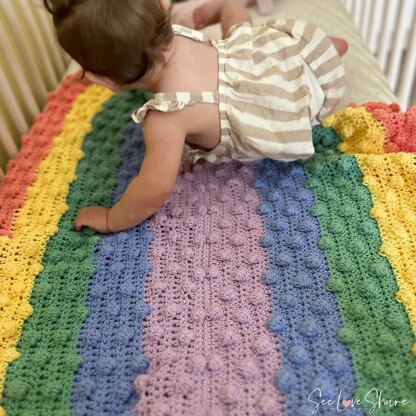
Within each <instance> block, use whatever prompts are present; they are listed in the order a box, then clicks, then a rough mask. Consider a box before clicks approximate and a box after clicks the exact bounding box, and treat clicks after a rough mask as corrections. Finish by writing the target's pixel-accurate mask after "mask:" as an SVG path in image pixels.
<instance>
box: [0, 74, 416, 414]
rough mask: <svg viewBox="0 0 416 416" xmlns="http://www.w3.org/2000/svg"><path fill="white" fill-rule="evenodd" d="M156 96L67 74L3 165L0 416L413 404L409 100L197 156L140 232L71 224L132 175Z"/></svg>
mask: <svg viewBox="0 0 416 416" xmlns="http://www.w3.org/2000/svg"><path fill="white" fill-rule="evenodd" d="M148 98H149V96H148V94H147V93H145V92H143V91H130V92H122V93H119V94H117V95H113V94H111V93H109V92H108V91H106V90H104V89H103V88H102V87H98V86H93V85H91V84H89V83H88V82H86V81H83V82H79V81H77V76H71V77H68V78H67V79H66V80H65V81H64V82H63V84H62V85H61V87H60V88H59V90H58V91H56V92H54V93H52V94H51V95H50V96H49V103H48V105H47V107H46V108H45V111H44V112H43V113H42V114H41V115H40V116H38V118H37V120H36V122H35V124H34V126H33V127H32V129H31V131H30V132H29V134H28V135H27V136H26V137H25V138H24V140H23V147H22V149H21V151H20V152H19V154H18V156H17V158H16V160H15V161H12V162H10V164H9V169H8V173H7V175H6V177H5V180H4V183H3V184H2V185H1V187H0V198H1V204H0V415H1V416H5V415H9V416H45V415H53V416H55V415H57V416H63V415H68V416H69V415H82V416H87V415H88V416H89V415H100V416H104V415H108V416H114V415H123V416H133V415H140V416H142V415H143V416H200V415H201V416H221V415H222V416H227V415H231V416H240V415H241V416H243V415H249V416H281V415H282V416H283V415H288V416H305V415H311V414H317V415H333V414H337V413H338V412H341V411H342V412H345V413H344V414H346V415H349V414H354V415H360V416H361V415H367V414H369V412H370V411H371V414H375V415H401V416H413V415H415V414H416V370H415V369H416V347H415V333H416V278H415V276H416V263H415V261H416V243H415V242H416V231H415V230H416V194H415V184H416V164H415V163H416V158H415V153H413V152H415V148H416V147H415V143H416V128H415V126H416V123H415V114H416V112H415V107H411V108H409V109H408V110H407V111H405V112H400V109H399V108H398V106H397V105H394V104H390V105H387V104H384V103H364V104H363V105H360V106H357V105H355V104H352V105H351V106H350V107H348V108H346V109H343V110H340V111H338V112H336V113H334V114H332V115H331V116H329V117H328V118H327V119H325V120H324V122H323V123H322V125H318V126H316V127H314V129H313V140H314V147H315V152H316V153H315V155H314V156H313V157H311V158H309V159H307V160H302V161H297V162H290V163H287V162H281V161H275V160H270V159H263V160H259V161H256V162H250V163H246V164H242V163H240V162H237V161H231V162H229V163H225V164H221V165H212V164H210V163H208V162H206V161H199V162H198V163H197V164H196V165H195V166H194V168H193V171H192V172H188V173H185V174H184V173H181V174H180V175H179V176H178V178H177V182H176V186H175V189H174V191H173V193H172V194H171V195H170V197H169V198H168V200H167V201H166V202H165V204H164V205H163V206H162V207H161V208H160V209H159V210H158V212H156V213H155V214H154V215H152V216H151V217H150V218H148V219H147V220H146V221H145V222H143V223H142V224H139V225H138V226H137V227H134V228H132V229H130V230H127V231H124V232H121V233H117V234H108V235H105V236H103V235H100V234H97V233H95V232H93V231H91V230H82V231H81V232H76V231H74V230H73V229H72V221H73V219H74V217H75V215H76V213H77V212H78V211H79V209H80V208H81V207H83V206H87V205H97V204H98V205H103V206H108V207H109V206H112V205H113V204H115V203H116V202H117V201H118V200H119V198H120V197H121V195H122V194H123V192H124V190H125V189H126V187H127V186H128V184H129V182H130V181H131V180H132V178H134V177H135V176H136V175H137V173H138V172H139V170H140V166H141V163H142V161H143V158H144V155H145V151H146V149H145V143H144V140H143V133H142V130H141V128H140V126H139V125H137V124H135V123H133V121H132V120H131V118H130V114H131V111H132V110H133V109H134V108H137V107H138V106H140V105H142V104H143V103H145V102H146V101H147V100H148ZM3 201H5V202H4V203H3ZM329 401H331V402H329Z"/></svg>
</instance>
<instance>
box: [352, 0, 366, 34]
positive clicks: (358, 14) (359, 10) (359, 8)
mask: <svg viewBox="0 0 416 416" xmlns="http://www.w3.org/2000/svg"><path fill="white" fill-rule="evenodd" d="M363 14H364V3H363V2H362V1H361V0H355V8H354V22H355V25H356V27H357V28H358V29H359V30H360V31H361V33H362V26H361V23H362V18H363Z"/></svg>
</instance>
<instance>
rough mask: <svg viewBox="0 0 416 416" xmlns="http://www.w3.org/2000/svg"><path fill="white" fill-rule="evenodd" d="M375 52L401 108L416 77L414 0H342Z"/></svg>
mask: <svg viewBox="0 0 416 416" xmlns="http://www.w3.org/2000/svg"><path fill="white" fill-rule="evenodd" d="M342 2H343V3H344V5H345V7H346V9H347V10H348V12H349V13H350V15H351V16H352V18H353V19H354V22H355V24H356V26H357V28H358V29H359V30H360V31H361V34H362V35H363V37H364V39H365V40H366V41H367V43H368V45H369V47H370V50H371V52H372V53H373V54H374V55H375V56H376V58H377V59H378V62H379V64H380V67H381V69H382V71H383V72H384V73H385V74H386V76H387V78H388V80H389V83H390V87H391V88H392V90H393V91H394V93H395V94H396V96H397V98H398V100H399V104H400V106H401V107H402V108H407V107H408V106H409V105H410V100H411V97H412V92H413V90H414V88H415V81H416V75H415V73H416V2H415V0H342Z"/></svg>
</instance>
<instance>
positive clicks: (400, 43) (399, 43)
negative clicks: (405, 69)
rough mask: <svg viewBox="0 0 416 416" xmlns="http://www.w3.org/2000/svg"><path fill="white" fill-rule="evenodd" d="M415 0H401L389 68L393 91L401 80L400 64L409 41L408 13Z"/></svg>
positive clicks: (388, 75) (388, 73)
mask: <svg viewBox="0 0 416 416" xmlns="http://www.w3.org/2000/svg"><path fill="white" fill-rule="evenodd" d="M413 1H414V0H403V1H402V2H401V7H400V13H399V17H398V21H397V25H396V27H397V32H396V37H395V42H394V47H393V48H392V52H391V58H390V62H389V67H388V70H387V78H388V79H389V82H390V86H391V88H392V90H393V91H396V89H397V84H398V81H399V74H400V65H401V61H402V57H403V52H404V50H405V48H406V43H407V21H408V19H409V16H408V13H409V10H411V8H412V3H413Z"/></svg>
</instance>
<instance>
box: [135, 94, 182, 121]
mask: <svg viewBox="0 0 416 416" xmlns="http://www.w3.org/2000/svg"><path fill="white" fill-rule="evenodd" d="M189 104H190V103H189V101H186V100H185V101H180V100H163V101H162V100H158V99H151V100H149V101H148V102H147V103H145V104H144V105H143V106H142V107H140V108H138V109H136V110H134V112H133V113H132V115H131V117H132V119H133V120H134V122H136V123H141V122H142V121H143V120H144V118H145V117H146V114H147V112H148V111H149V110H158V111H162V112H164V113H167V112H169V111H179V110H182V109H183V108H185V107H186V106H187V105H189Z"/></svg>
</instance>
